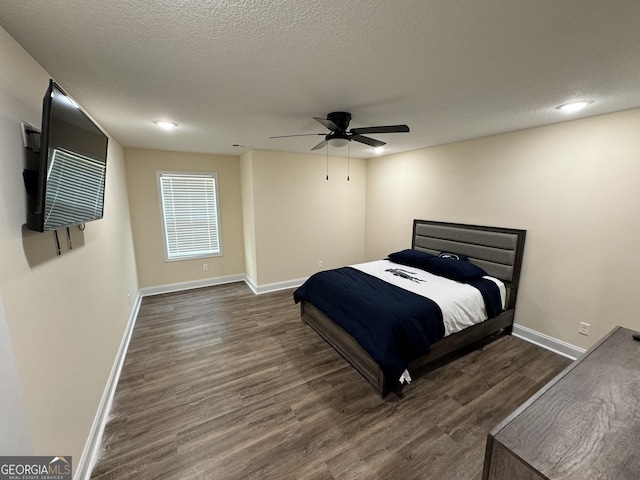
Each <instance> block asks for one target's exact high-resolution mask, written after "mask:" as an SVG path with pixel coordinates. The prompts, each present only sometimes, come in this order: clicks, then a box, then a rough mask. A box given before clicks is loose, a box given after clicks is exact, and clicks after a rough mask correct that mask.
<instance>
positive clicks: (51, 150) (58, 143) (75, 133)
mask: <svg viewBox="0 0 640 480" xmlns="http://www.w3.org/2000/svg"><path fill="white" fill-rule="evenodd" d="M107 143H108V137H107V136H106V135H105V134H104V133H103V132H102V130H100V128H99V127H98V126H97V125H96V124H95V123H94V122H93V121H92V120H91V119H90V118H89V117H88V116H87V114H86V113H84V112H83V111H82V109H81V108H80V107H79V106H78V105H77V104H76V103H75V102H74V101H73V100H72V99H71V97H69V96H68V95H67V94H66V93H65V92H64V90H62V88H60V86H59V85H58V84H56V82H54V81H53V80H51V81H50V82H49V88H48V89H47V93H46V94H45V96H44V98H43V101H42V131H41V134H40V154H39V155H40V156H39V158H38V160H37V170H36V171H33V170H31V171H27V170H26V171H25V183H26V185H27V193H28V195H29V196H30V198H29V207H28V208H29V211H28V213H27V227H28V228H29V229H31V230H36V231H38V232H45V231H49V230H57V229H59V228H64V227H70V226H72V225H81V224H84V223H86V222H91V221H93V220H99V219H101V218H102V215H103V209H104V184H105V178H106V168H107Z"/></svg>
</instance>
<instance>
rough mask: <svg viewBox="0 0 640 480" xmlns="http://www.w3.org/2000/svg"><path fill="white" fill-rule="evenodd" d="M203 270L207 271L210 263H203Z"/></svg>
mask: <svg viewBox="0 0 640 480" xmlns="http://www.w3.org/2000/svg"><path fill="white" fill-rule="evenodd" d="M202 270H204V271H205V272H206V271H207V270H209V265H208V264H207V263H203V264H202Z"/></svg>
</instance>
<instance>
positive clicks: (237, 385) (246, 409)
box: [91, 283, 569, 480]
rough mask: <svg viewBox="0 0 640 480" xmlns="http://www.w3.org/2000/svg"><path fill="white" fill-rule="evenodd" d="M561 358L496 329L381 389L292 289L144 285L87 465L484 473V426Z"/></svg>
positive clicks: (247, 474)
mask: <svg viewBox="0 0 640 480" xmlns="http://www.w3.org/2000/svg"><path fill="white" fill-rule="evenodd" d="M568 364H569V360H567V359H565V358H563V357H560V356H558V355H555V354H553V353H551V352H549V351H547V350H544V349H542V348H539V347H537V346H535V345H532V344H530V343H528V342H525V341H523V340H520V339H518V338H515V337H512V336H504V337H500V338H498V339H497V340H495V341H493V342H491V343H489V344H486V345H484V346H482V347H481V348H480V349H477V350H473V351H471V352H470V353H467V354H466V355H464V356H460V357H459V358H456V359H453V360H450V361H449V362H448V363H443V364H442V365H441V366H439V367H438V368H436V369H432V370H430V371H423V372H417V373H416V374H415V375H414V377H415V378H414V381H413V383H412V384H411V385H408V386H406V387H404V389H403V390H402V392H401V397H402V398H400V397H399V396H398V395H397V394H396V393H391V394H390V395H388V396H387V397H386V398H385V399H380V397H379V396H377V395H376V394H375V393H373V391H372V389H371V388H370V387H369V384H368V383H367V382H366V381H365V380H364V379H363V378H362V377H361V376H360V375H359V374H358V373H357V372H356V371H355V370H354V369H353V368H352V367H351V366H350V365H348V364H347V363H346V362H345V361H344V360H343V359H342V357H341V356H340V355H339V354H338V353H336V352H335V351H334V350H333V349H332V348H331V347H329V346H328V345H327V344H326V343H325V342H324V340H322V339H321V338H320V337H319V336H318V335H317V334H316V333H315V332H314V331H313V330H311V328H310V327H308V326H307V325H305V324H303V323H302V322H301V321H300V316H299V307H298V305H295V304H294V303H293V298H292V290H285V291H281V292H275V293H269V294H264V295H254V294H253V293H252V292H251V290H250V289H249V288H248V287H247V286H246V285H245V284H244V283H235V284H230V285H222V286H216V287H210V288H202V289H198V290H191V291H187V292H179V293H173V294H167V295H159V296H153V297H146V298H144V300H143V302H142V306H141V308H140V312H139V315H138V319H137V323H136V326H135V329H134V333H133V336H132V339H131V343H130V346H129V351H128V353H127V357H126V360H125V363H124V367H123V370H122V374H121V376H120V380H119V383H118V387H117V391H116V394H115V398H114V402H113V407H112V410H111V414H110V416H109V421H108V424H107V426H106V429H105V432H104V437H103V442H102V448H101V451H100V457H99V459H98V461H97V463H96V466H95V467H94V470H93V474H92V477H91V478H92V479H125V478H127V479H129V478H130V479H137V480H144V479H220V480H223V479H224V480H226V479H261V480H262V479H297V480H298V479H316V480H320V479H335V480H338V479H348V480H354V479H402V480H411V479H464V480H469V479H471V480H479V479H480V478H481V473H482V465H483V460H484V450H485V445H486V438H487V433H488V432H489V430H490V429H491V428H493V427H494V426H495V425H496V424H498V423H499V422H500V421H501V420H502V419H504V418H505V417H506V416H507V415H509V414H510V413H511V412H512V411H513V410H514V409H515V408H516V407H517V406H518V405H519V404H521V403H522V402H523V401H524V400H526V399H527V398H528V397H530V396H531V395H532V394H533V393H535V392H536V391H537V390H538V389H539V388H540V387H542V386H543V385H544V384H545V383H546V382H547V381H548V380H550V379H551V378H553V376H555V375H556V374H557V373H558V372H560V371H561V370H562V369H563V368H565V367H566V366H567V365H568Z"/></svg>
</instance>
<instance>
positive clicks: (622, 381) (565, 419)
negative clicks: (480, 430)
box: [482, 327, 640, 480]
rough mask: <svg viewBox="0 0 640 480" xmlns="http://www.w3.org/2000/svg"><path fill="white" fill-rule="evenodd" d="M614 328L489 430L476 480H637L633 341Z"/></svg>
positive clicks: (639, 377) (639, 403)
mask: <svg viewBox="0 0 640 480" xmlns="http://www.w3.org/2000/svg"><path fill="white" fill-rule="evenodd" d="M632 333H635V332H633V331H631V330H628V329H626V328H622V327H616V328H615V329H613V330H612V331H611V332H610V333H609V334H608V335H606V336H605V337H604V338H603V339H602V340H600V341H599V342H598V343H597V344H596V345H594V346H593V347H592V348H591V349H589V350H588V351H587V352H586V353H585V354H584V355H582V356H581V357H580V358H579V359H578V360H576V361H575V362H574V363H572V364H571V365H570V366H569V367H567V368H566V369H565V370H564V371H563V372H562V373H560V374H559V375H558V376H557V377H556V378H554V379H553V380H552V381H551V382H549V383H548V384H547V385H546V386H545V387H544V388H542V390H540V391H539V392H538V393H536V394H535V395H534V396H533V397H531V398H530V399H529V400H528V401H527V402H526V403H525V404H524V405H522V406H521V407H520V408H518V409H517V410H516V411H515V412H514V413H513V414H511V415H510V416H509V417H508V418H507V419H505V420H504V421H503V422H502V423H500V424H499V425H498V426H497V427H496V428H494V429H493V430H492V431H491V432H490V433H489V437H488V439H487V450H486V455H485V462H484V472H483V475H482V478H483V480H538V479H550V480H555V479H563V480H568V479H571V480H592V479H610V480H626V479H640V342H638V341H636V340H634V339H633V338H632V337H631V335H632Z"/></svg>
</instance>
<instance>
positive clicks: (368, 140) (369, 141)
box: [351, 133, 387, 147]
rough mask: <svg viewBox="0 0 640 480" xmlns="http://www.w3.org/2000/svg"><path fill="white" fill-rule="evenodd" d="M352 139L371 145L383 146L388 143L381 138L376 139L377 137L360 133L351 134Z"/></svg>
mask: <svg viewBox="0 0 640 480" xmlns="http://www.w3.org/2000/svg"><path fill="white" fill-rule="evenodd" d="M351 140H355V141H356V142H360V143H364V144H366V145H369V146H371V147H382V146H383V145H386V144H387V143H386V142H381V141H380V140H376V139H375V138H369V137H365V136H363V135H359V134H357V133H356V134H354V135H351Z"/></svg>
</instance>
